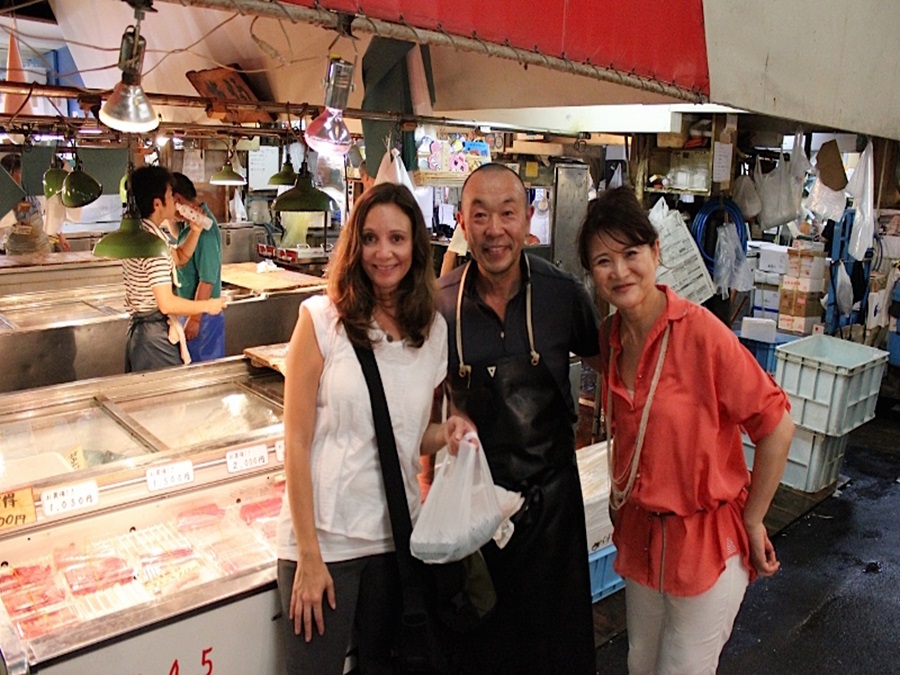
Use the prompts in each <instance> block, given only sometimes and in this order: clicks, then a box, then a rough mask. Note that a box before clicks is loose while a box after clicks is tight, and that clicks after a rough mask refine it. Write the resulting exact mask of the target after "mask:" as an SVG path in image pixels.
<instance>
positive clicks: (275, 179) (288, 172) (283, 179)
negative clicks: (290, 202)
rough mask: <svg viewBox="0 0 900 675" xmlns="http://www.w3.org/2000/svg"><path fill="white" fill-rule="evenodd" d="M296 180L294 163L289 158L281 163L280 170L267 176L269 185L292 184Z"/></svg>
mask: <svg viewBox="0 0 900 675" xmlns="http://www.w3.org/2000/svg"><path fill="white" fill-rule="evenodd" d="M296 182H297V172H296V171H294V165H293V164H291V160H290V158H288V159H286V160H285V161H284V164H282V165H281V171H279V172H278V173H275V174H272V177H271V178H269V185H293V184H294V183H296Z"/></svg>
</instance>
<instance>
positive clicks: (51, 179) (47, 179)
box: [44, 166, 69, 199]
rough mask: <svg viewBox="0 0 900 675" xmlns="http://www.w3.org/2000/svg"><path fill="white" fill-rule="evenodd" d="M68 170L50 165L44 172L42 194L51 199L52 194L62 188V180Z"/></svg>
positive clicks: (67, 173)
mask: <svg viewBox="0 0 900 675" xmlns="http://www.w3.org/2000/svg"><path fill="white" fill-rule="evenodd" d="M68 175H69V172H68V171H66V170H65V169H61V168H59V167H55V166H51V167H50V168H49V169H47V170H46V171H45V172H44V196H45V197H46V198H47V199H52V198H53V196H54V195H56V194H58V193H59V191H60V190H62V186H63V181H64V180H65V179H66V176H68Z"/></svg>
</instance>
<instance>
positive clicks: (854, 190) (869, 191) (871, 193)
mask: <svg viewBox="0 0 900 675" xmlns="http://www.w3.org/2000/svg"><path fill="white" fill-rule="evenodd" d="M847 192H849V193H850V194H851V195H853V197H854V203H855V206H856V216H855V217H854V219H853V230H852V231H851V233H850V246H849V247H848V248H847V250H848V252H849V253H850V255H852V256H853V257H854V258H856V259H857V260H862V259H863V258H865V256H866V250H867V249H869V248H871V247H872V243H873V242H874V240H875V211H874V208H875V160H874V156H873V149H872V141H869V142H868V143H866V149H865V150H864V151H863V154H862V155H860V158H859V162H858V163H857V165H856V169H855V170H854V171H853V176H851V177H850V182H849V183H847Z"/></svg>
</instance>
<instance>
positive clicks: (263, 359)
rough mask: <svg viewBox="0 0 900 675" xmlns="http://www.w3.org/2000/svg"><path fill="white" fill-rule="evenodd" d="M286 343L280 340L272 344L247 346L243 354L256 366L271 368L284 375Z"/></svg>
mask: <svg viewBox="0 0 900 675" xmlns="http://www.w3.org/2000/svg"><path fill="white" fill-rule="evenodd" d="M287 350H288V343H287V342H281V343H279V344H274V345H259V346H257V347H247V348H246V349H245V350H244V356H246V357H247V358H248V359H250V363H252V364H253V365H254V366H256V367H257V368H272V369H273V370H277V371H278V372H279V373H281V374H282V375H284V360H285V359H286V358H287Z"/></svg>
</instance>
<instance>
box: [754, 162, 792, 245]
mask: <svg viewBox="0 0 900 675" xmlns="http://www.w3.org/2000/svg"><path fill="white" fill-rule="evenodd" d="M790 165H791V163H790V162H789V161H788V160H786V159H785V158H784V154H783V153H779V157H778V165H777V166H776V167H775V168H774V169H773V170H772V171H770V172H769V173H767V174H763V172H762V169H761V168H760V166H759V157H757V158H756V169H755V170H754V172H753V181H754V183H756V191H757V192H758V193H759V199H760V203H761V205H762V208H761V209H760V211H759V218H758V220H759V224H760V225H762V227H763V228H764V229H768V228H770V227H776V226H777V225H784V224H785V223H789V222H791V221H793V220H796V219H797V217H798V216H799V215H800V213H801V209H800V194H801V193H798V192H797V190H795V188H794V182H795V181H794V178H793V176H792V175H791V166H790Z"/></svg>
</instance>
